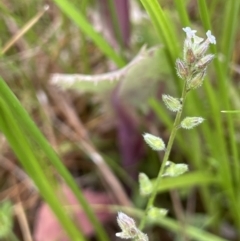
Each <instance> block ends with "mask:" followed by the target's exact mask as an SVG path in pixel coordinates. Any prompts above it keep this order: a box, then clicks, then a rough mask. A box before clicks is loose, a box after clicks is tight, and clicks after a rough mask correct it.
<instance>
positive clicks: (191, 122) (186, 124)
mask: <svg viewBox="0 0 240 241" xmlns="http://www.w3.org/2000/svg"><path fill="white" fill-rule="evenodd" d="M203 121H204V119H203V118H202V117H186V118H185V119H184V120H182V122H181V124H180V126H181V127H182V128H184V129H192V128H194V127H195V126H198V125H200V124H201V123H202V122H203Z"/></svg>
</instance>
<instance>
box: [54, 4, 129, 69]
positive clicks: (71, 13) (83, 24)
mask: <svg viewBox="0 0 240 241" xmlns="http://www.w3.org/2000/svg"><path fill="white" fill-rule="evenodd" d="M54 2H55V3H56V4H57V5H58V7H59V8H60V9H61V11H62V12H64V13H65V14H66V15H67V16H68V17H69V18H70V19H71V20H72V21H73V22H74V23H75V24H77V26H78V27H79V28H80V29H81V30H82V31H83V32H84V33H85V34H86V35H87V36H88V37H90V38H91V39H92V40H93V41H94V43H95V44H96V45H97V46H98V47H99V49H101V51H102V52H103V53H104V54H105V55H106V56H108V57H109V58H110V59H112V60H113V61H114V62H115V63H116V64H117V65H118V67H123V66H124V65H125V61H124V60H123V59H122V57H121V56H120V55H118V54H117V53H116V51H114V49H113V48H112V47H111V46H110V45H109V44H108V42H107V41H106V40H105V39H104V38H103V37H102V36H101V35H100V34H99V33H97V32H96V31H95V30H94V28H93V27H92V25H91V24H90V23H89V22H88V21H87V19H86V18H85V17H84V15H83V14H82V13H81V12H80V10H77V8H76V7H75V6H74V5H73V4H72V3H71V2H70V1H67V0H54Z"/></svg>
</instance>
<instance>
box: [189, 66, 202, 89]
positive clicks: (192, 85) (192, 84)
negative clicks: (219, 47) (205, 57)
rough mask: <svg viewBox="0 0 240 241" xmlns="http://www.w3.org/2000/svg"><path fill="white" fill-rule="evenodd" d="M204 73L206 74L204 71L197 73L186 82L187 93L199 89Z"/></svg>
mask: <svg viewBox="0 0 240 241" xmlns="http://www.w3.org/2000/svg"><path fill="white" fill-rule="evenodd" d="M205 73H206V71H205V70H204V71H201V72H199V73H197V74H196V75H195V76H194V77H193V78H192V79H190V80H189V81H188V82H187V90H188V91H189V90H192V89H196V88H198V87H200V86H201V85H202V83H203V79H204V76H205Z"/></svg>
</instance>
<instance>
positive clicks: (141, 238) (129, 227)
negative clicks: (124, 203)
mask: <svg viewBox="0 0 240 241" xmlns="http://www.w3.org/2000/svg"><path fill="white" fill-rule="evenodd" d="M117 222H118V225H119V227H120V228H121V229H122V232H121V233H116V236H117V237H120V238H124V239H134V240H135V241H148V236H147V235H146V234H144V233H143V232H141V231H140V230H139V229H138V228H137V227H136V224H135V221H134V220H133V219H132V218H130V217H128V216H127V215H126V214H124V213H122V212H119V213H118V217H117Z"/></svg>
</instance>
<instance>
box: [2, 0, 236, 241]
mask: <svg viewBox="0 0 240 241" xmlns="http://www.w3.org/2000/svg"><path fill="white" fill-rule="evenodd" d="M136 2H137V4H138V5H139V6H140V8H141V9H142V10H143V11H144V12H145V13H147V14H148V16H149V18H150V21H149V22H148V25H147V26H148V27H149V29H150V28H151V29H152V32H154V34H156V35H157V36H158V41H159V43H160V44H163V45H164V51H161V54H165V56H163V57H164V59H166V64H167V65H168V66H169V67H170V68H169V70H168V72H167V73H164V76H159V77H160V79H161V84H163V86H164V87H163V88H164V93H165V94H170V95H172V96H174V97H180V93H181V89H182V86H183V82H182V80H180V79H179V78H178V77H177V75H176V70H175V60H176V58H181V57H182V56H181V51H180V50H181V46H182V45H183V40H184V33H183V32H182V28H183V27H186V26H190V27H192V28H193V29H195V28H196V29H197V30H198V35H199V36H202V37H205V36H204V34H203V33H204V32H206V31H207V30H209V29H210V30H211V31H212V33H213V34H214V35H215V36H216V40H217V45H216V46H211V47H210V50H209V52H211V53H214V54H215V59H214V61H213V64H212V65H211V67H210V69H209V71H208V75H207V76H206V79H205V81H204V83H203V88H201V89H197V90H195V91H193V92H191V93H189V94H188V96H187V103H186V108H185V109H184V113H183V114H184V116H185V115H187V116H202V117H203V118H205V122H204V123H203V124H202V125H201V126H199V127H198V128H197V130H192V131H189V132H186V131H182V130H180V131H178V133H177V136H176V141H175V142H174V144H173V151H172V153H171V156H170V160H171V161H176V162H186V163H188V164H189V166H190V170H191V171H190V172H189V173H188V174H185V175H183V176H180V177H176V178H172V179H163V181H162V182H161V183H160V185H159V187H158V194H159V195H161V197H163V198H165V197H164V195H163V194H164V193H169V192H170V191H171V190H179V193H180V191H183V190H185V191H186V193H187V194H186V195H188V194H189V192H188V190H189V189H191V188H192V189H194V188H195V187H197V190H199V196H200V197H199V200H200V202H202V205H203V207H202V213H204V215H206V216H207V217H209V218H213V221H212V222H211V223H210V224H209V226H208V229H205V230H203V231H202V230H201V229H200V228H198V227H193V226H189V225H188V224H186V234H187V236H188V237H189V238H192V239H194V240H206V241H208V240H209V241H212V240H213V241H214V240H216V241H218V240H219V241H221V240H222V241H223V240H226V239H225V238H223V237H221V235H220V232H219V229H220V227H221V225H224V223H227V224H229V225H231V228H232V229H234V231H235V232H236V233H237V235H240V234H239V230H240V212H239V208H240V192H239V188H240V161H239V147H240V146H239V141H238V135H239V133H238V132H239V116H238V115H237V114H238V113H239V110H237V109H236V108H237V106H238V105H237V103H240V95H239V88H238V85H237V79H236V75H235V73H234V72H233V71H232V70H231V69H230V66H231V63H232V62H234V61H235V59H234V58H236V59H237V58H238V56H239V50H238V49H237V47H236V46H237V44H236V38H237V36H238V35H239V28H238V22H239V6H240V2H239V1H228V2H225V1H223V0H213V1H211V4H210V3H209V2H208V1H205V0H198V1H197V2H196V4H195V5H194V11H195V12H193V13H192V14H195V16H194V17H193V16H191V15H190V13H189V4H190V2H191V1H183V0H175V1H171V3H169V1H167V0H165V1H157V0H151V1H150V0H140V1H136ZM43 4H44V3H43V1H41V0H38V1H36V3H34V2H31V1H29V2H26V3H24V4H20V3H18V2H16V1H14V0H12V1H10V7H9V6H7V5H5V4H3V3H0V11H1V12H2V13H3V16H4V17H5V18H7V17H11V19H12V20H13V22H14V23H15V24H16V25H17V26H18V29H19V30H20V32H18V33H20V35H19V36H20V38H19V39H18V41H17V42H15V41H13V43H11V44H10V46H9V47H8V49H7V50H5V47H6V43H8V42H9V40H11V39H12V37H13V34H10V33H9V28H10V27H9V25H7V24H6V22H5V21H2V22H1V23H0V32H1V36H2V37H1V42H0V52H1V60H0V61H1V62H0V72H2V77H4V79H3V78H1V79H0V112H1V115H0V129H1V132H2V133H3V134H4V135H5V137H6V139H7V141H8V143H9V145H10V147H11V149H12V150H13V152H14V153H15V155H16V157H17V159H18V161H19V163H20V164H21V167H22V168H23V169H24V170H25V171H26V172H27V174H28V175H29V177H30V178H31V179H32V180H33V181H34V183H35V185H36V186H37V188H38V190H39V193H40V195H41V196H42V197H43V198H44V200H45V201H46V202H47V203H48V204H49V206H50V207H51V209H52V210H53V212H54V214H55V215H56V217H57V219H58V220H59V222H60V223H61V225H62V227H63V229H64V230H65V231H66V232H67V234H68V235H69V237H70V238H71V240H87V238H86V237H85V236H84V235H83V233H82V232H81V230H79V227H78V226H77V225H76V224H75V223H74V221H73V220H72V218H71V215H69V213H67V212H66V210H65V209H64V208H63V204H62V203H61V202H60V201H59V199H58V197H57V191H56V190H57V188H56V187H57V186H58V181H57V178H56V176H55V175H54V174H52V173H51V171H50V170H51V168H54V170H55V171H56V173H57V174H58V175H59V176H61V178H62V179H63V180H64V182H65V183H66V184H67V185H68V186H69V187H70V188H71V190H72V191H73V193H74V195H75V196H76V197H77V199H78V202H79V205H81V206H82V207H83V209H84V210H85V211H86V213H87V216H88V219H89V220H90V222H91V223H92V224H93V226H94V229H95V230H96V235H97V239H98V240H102V241H103V240H108V239H110V238H109V234H108V233H107V231H106V230H105V228H104V226H103V225H102V224H101V223H100V222H99V221H98V220H97V219H96V217H95V214H94V212H93V208H92V207H91V206H90V205H89V203H88V202H87V201H86V199H85V197H84V195H83V193H82V191H81V190H80V189H79V187H78V186H77V184H76V183H75V180H74V179H73V177H72V176H71V174H70V173H69V171H68V170H67V168H66V167H65V166H64V164H63V162H62V161H61V158H60V157H59V156H58V155H57V154H56V152H55V151H54V150H53V148H52V147H51V145H50V144H49V142H48V141H47V140H46V138H45V137H44V136H43V134H42V133H41V131H40V130H39V128H38V127H37V126H36V124H35V123H34V121H33V119H34V120H36V119H37V121H38V122H39V123H44V124H43V126H44V125H45V124H46V119H44V117H40V116H41V115H40V113H41V112H42V107H41V106H40V105H39V104H37V105H35V104H34V103H36V93H37V92H38V90H39V88H40V89H41V88H42V89H46V88H47V86H48V84H47V83H46V80H47V79H49V75H50V74H52V72H53V71H56V69H57V70H60V71H61V72H64V73H88V74H94V73H95V72H94V70H95V68H96V69H97V67H99V66H101V70H102V71H105V70H106V69H107V67H106V66H107V64H106V63H107V61H108V60H111V61H112V62H113V63H114V64H115V65H116V66H117V67H118V68H121V67H123V66H124V65H126V64H127V63H126V60H125V59H127V58H128V57H129V56H130V57H129V58H130V59H132V58H133V55H134V53H133V49H136V48H137V47H136V46H138V43H136V42H133V43H132V46H130V49H124V48H123V45H122V44H121V41H122V40H121V37H120V32H119V23H118V22H117V19H116V18H115V17H114V16H115V11H116V9H114V7H113V2H112V1H110V0H109V1H108V4H109V9H111V14H110V15H111V16H112V18H113V23H114V26H115V32H116V36H118V39H117V41H118V43H119V45H120V46H121V51H120V52H118V51H116V49H114V48H113V47H112V46H111V44H110V43H109V41H108V40H107V39H105V38H104V37H103V36H102V34H101V33H99V32H97V31H96V29H95V27H94V25H93V24H92V23H91V21H90V20H89V19H88V17H89V16H87V13H88V11H87V10H88V9H95V7H96V6H95V5H94V1H91V2H87V1H85V2H84V3H82V5H81V4H80V5H78V3H77V1H74V2H69V1H66V0H54V1H52V2H51V6H50V11H53V12H51V14H52V15H51V14H49V13H48V12H46V13H45V12H44V14H43V13H42V15H41V16H40V15H39V14H40V13H41V11H42V10H41V9H43ZM39 9H40V10H39ZM95 11H98V10H96V9H95ZM91 14H93V13H91ZM91 14H90V15H91ZM34 16H35V17H34ZM36 16H39V17H38V18H37V17H36ZM30 19H35V22H34V24H35V25H34V24H31V25H28V24H27V23H29V20H30ZM56 19H57V20H56ZM216 19H217V20H216ZM1 20H3V19H2V18H1ZM58 21H59V22H58ZM61 21H62V22H61ZM57 22H58V23H60V22H61V24H60V25H59V26H58V25H55V24H56V23H57ZM219 22H221V26H219ZM132 24H133V29H134V27H135V26H134V24H135V23H132ZM54 26H58V27H57V28H56V29H54ZM143 26H144V28H146V24H145V25H143ZM26 27H27V28H26ZM51 31H52V32H51ZM138 31H140V34H141V33H144V34H146V31H145V29H141V25H140V26H138ZM149 32H150V31H149ZM47 33H48V34H49V35H47ZM147 33H148V32H147ZM138 34H139V32H138ZM154 34H153V35H152V36H155V35H154ZM202 34H203V35H202ZM45 36H49V37H48V38H45ZM152 36H146V35H144V41H145V42H146V44H147V42H148V40H149V41H150V38H151V37H152ZM148 38H149V39H148ZM75 39H76V42H74V41H73V40H75ZM78 41H80V42H81V43H80V46H82V47H78V44H79V43H78ZM35 47H38V48H39V49H40V50H39V49H38V51H39V52H37V53H41V54H42V55H37V54H36V55H33V56H37V57H36V58H32V59H31V60H30V61H29V62H27V61H26V59H25V58H23V57H22V55H21V54H22V53H26V52H27V51H28V50H31V51H30V52H31V53H32V54H34V53H33V51H32V49H33V48H35ZM20 53H21V54H20ZM64 53H65V54H66V53H67V54H66V55H64ZM39 56H42V59H41V58H40V57H39ZM63 56H65V57H66V56H67V57H66V58H65V57H63ZM79 56H81V58H80V57H79ZM38 59H40V60H39V61H38ZM164 61H165V60H164ZM157 64H158V63H156V65H157ZM52 66H53V67H52ZM96 66H97V67H96ZM41 67H42V68H43V71H42V72H40V69H41ZM161 67H162V66H159V68H161ZM6 70H7V71H6ZM97 71H99V70H97ZM135 75H136V79H138V73H135ZM128 81H131V80H128ZM6 83H7V84H6ZM134 84H135V83H134ZM136 89H137V81H136ZM231 90H235V94H234V95H233V94H232V91H231ZM137 91H138V92H140V91H141V88H140V90H139V89H137ZM13 92H14V93H15V94H16V95H17V96H18V98H19V100H20V101H19V100H18V99H17V98H16V96H15V95H14V93H13ZM27 92H30V99H28V100H27V101H26V102H24V101H23V99H22V97H23V96H25V95H27V94H26V93H27ZM96 92H97V91H96ZM94 95H95V93H94ZM96 95H97V94H96ZM84 98H86V99H87V100H88V102H89V103H92V102H91V100H90V97H86V96H85V97H84ZM127 101H128V100H127V97H126V102H127ZM20 102H22V104H21V103H20ZM105 102H109V98H108V99H107V98H105ZM26 103H27V104H26ZM28 104H29V106H28ZM24 105H25V106H24ZM147 105H148V107H149V109H151V110H152V111H153V112H154V113H155V114H156V117H157V118H156V119H157V121H156V122H154V121H153V123H151V124H152V126H153V127H154V128H153V129H155V130H158V131H159V133H160V135H163V136H164V138H165V139H166V140H167V139H168V136H169V134H170V132H171V130H172V126H173V121H174V116H173V115H171V114H170V113H169V111H168V110H167V109H166V108H165V106H164V105H163V103H162V101H161V100H158V99H157V98H155V97H154V96H149V101H148V104H147ZM139 106H140V104H139ZM91 108H95V109H94V111H96V113H97V111H98V107H91ZM99 109H101V107H100V108H99ZM223 111H226V113H224V112H223ZM27 112H28V113H27ZM234 114H235V115H234ZM80 118H81V116H80ZM138 118H139V121H141V123H142V124H143V125H142V131H143V132H150V131H148V130H147V126H148V125H147V124H146V123H147V122H146V121H145V114H144V115H143V114H142V113H140V112H139V113H138ZM98 135H100V134H98V133H95V132H93V133H92V132H90V138H95V136H97V137H98V138H103V139H104V136H101V135H100V136H98ZM139 135H141V133H140V132H139ZM112 139H113V140H115V139H114V137H112ZM67 141H68V142H71V141H70V140H67ZM96 145H98V144H96ZM108 147H109V146H108ZM96 148H97V149H98V148H99V149H101V145H99V146H96ZM109 148H111V147H109ZM112 148H113V150H111V152H109V153H112V152H114V155H112V154H108V152H107V154H106V153H104V151H102V152H103V153H104V156H106V160H111V161H109V165H110V166H111V167H112V168H113V169H114V170H115V173H116V176H118V178H119V179H121V178H122V179H123V181H126V180H131V177H127V176H126V175H127V173H126V172H125V170H123V169H122V167H121V166H120V164H119V163H118V162H115V159H114V157H115V156H119V153H118V151H117V149H114V147H112ZM151 160H152V163H153V164H152V165H153V166H152V167H151V168H149V165H151ZM160 161H162V158H161V157H160ZM158 168H159V163H157V162H154V161H153V158H152V154H149V153H148V155H147V156H146V157H145V159H144V161H143V162H142V163H141V170H139V171H144V170H153V171H154V170H158ZM151 175H152V172H151ZM152 181H153V183H154V182H155V177H154V178H152ZM132 188H133V189H134V188H135V185H133V186H132ZM133 191H134V193H137V192H138V191H137V190H135V189H134V190H133ZM139 198H140V197H139ZM136 199H137V198H136ZM219 200H223V201H222V202H220V201H219ZM171 202H172V203H171V205H173V201H171ZM144 203H145V201H143V202H142V203H141V204H139V205H142V206H141V207H139V206H137V205H138V204H136V206H137V207H136V206H133V207H132V210H133V213H134V212H135V214H136V216H138V217H140V216H142V214H143V213H142V212H141V211H139V208H141V209H144V206H143V204H144ZM163 203H165V201H164V200H163V201H161V199H160V201H157V203H156V204H157V206H159V207H160V206H161V205H162V204H163ZM133 205H135V203H134V204H133ZM123 210H124V207H123ZM115 211H116V210H115ZM184 212H185V210H184ZM193 215H194V213H193ZM178 222H179V220H177V217H176V216H175V215H174V213H173V217H172V218H171V219H170V218H161V220H159V221H157V222H155V223H154V225H159V226H161V227H163V228H164V229H166V230H168V231H169V232H173V233H175V234H176V235H178V234H179V230H180V229H181V225H179V224H178ZM152 225H153V224H152V223H151V222H148V225H147V227H148V229H147V232H149V237H151V227H152ZM213 233H214V234H213Z"/></svg>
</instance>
